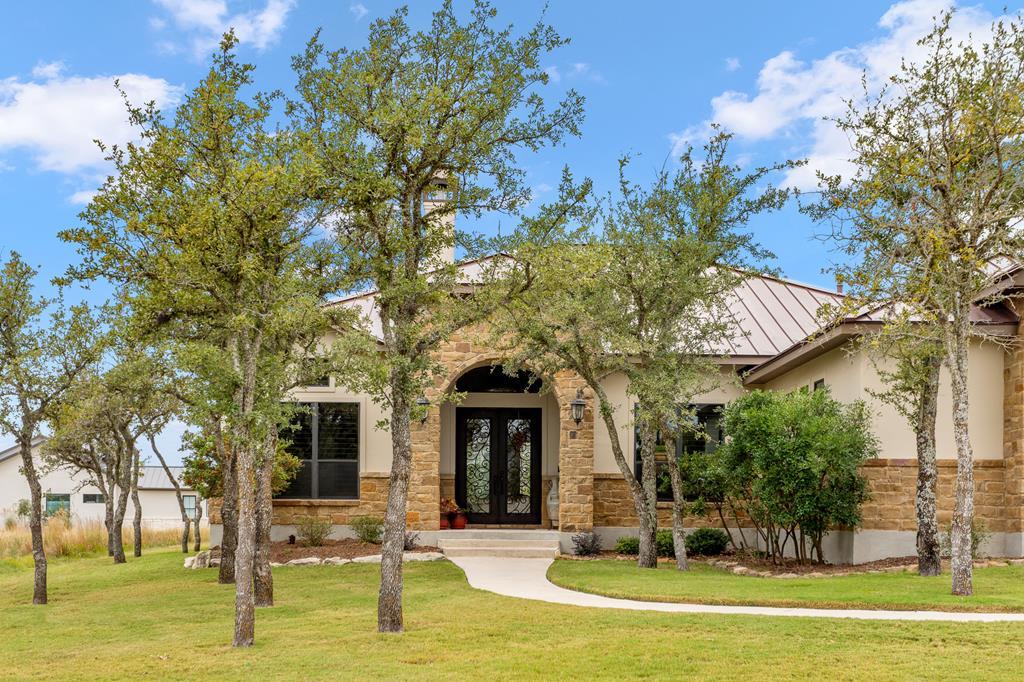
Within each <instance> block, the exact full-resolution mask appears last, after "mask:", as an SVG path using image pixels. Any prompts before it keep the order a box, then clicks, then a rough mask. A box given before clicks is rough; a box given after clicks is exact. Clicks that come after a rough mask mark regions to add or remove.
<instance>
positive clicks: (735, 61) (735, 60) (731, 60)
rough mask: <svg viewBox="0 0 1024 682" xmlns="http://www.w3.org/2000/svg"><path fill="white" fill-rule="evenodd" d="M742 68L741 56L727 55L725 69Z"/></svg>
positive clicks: (734, 69)
mask: <svg viewBox="0 0 1024 682" xmlns="http://www.w3.org/2000/svg"><path fill="white" fill-rule="evenodd" d="M739 68H740V60H739V57H726V58H725V70H726V71H736V70H737V69H739Z"/></svg>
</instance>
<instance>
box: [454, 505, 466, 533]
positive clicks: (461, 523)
mask: <svg viewBox="0 0 1024 682" xmlns="http://www.w3.org/2000/svg"><path fill="white" fill-rule="evenodd" d="M467 520H468V519H467V517H466V512H464V511H462V510H461V509H459V508H458V507H456V508H455V513H454V514H453V515H452V528H454V529H455V530H462V529H463V528H465V527H466V521H467Z"/></svg>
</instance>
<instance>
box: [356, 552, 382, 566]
mask: <svg viewBox="0 0 1024 682" xmlns="http://www.w3.org/2000/svg"><path fill="white" fill-rule="evenodd" d="M352 563H354V564H379V563H380V554H371V555H370V556H357V557H356V558H355V559H353V560H352Z"/></svg>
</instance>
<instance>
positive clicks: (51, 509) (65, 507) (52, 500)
mask: <svg viewBox="0 0 1024 682" xmlns="http://www.w3.org/2000/svg"><path fill="white" fill-rule="evenodd" d="M61 511H63V512H65V513H67V514H70V513H71V495H70V494H68V493H46V515H47V516H53V515H54V514H56V513H58V512H61Z"/></svg>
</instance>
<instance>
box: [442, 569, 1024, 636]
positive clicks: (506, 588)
mask: <svg viewBox="0 0 1024 682" xmlns="http://www.w3.org/2000/svg"><path fill="white" fill-rule="evenodd" d="M450 561H451V562H452V563H454V564H455V565H456V566H458V567H459V568H461V569H462V570H463V571H464V572H465V573H466V579H467V580H468V581H469V584H470V585H471V586H473V587H475V588H477V589H480V590H486V591H488V592H494V593H496V594H502V595H505V596H506V597H518V598H520V599H532V600H534V601H544V602H550V603H552V604H568V605H571V606H590V607H594V608H602V609H628V610H633V611H661V612H665V613H715V614H727V615H740V616H791V617H798V618H852V619H856V620H918V621H924V620H932V621H953V622H960V623H996V622H1024V613H956V612H950V611H884V610H868V609H804V608H792V609H791V608H782V607H777V606H715V605H710V604H676V603H670V602H649V601H637V600H634V599H614V598H612V597H602V596H600V595H596V594H587V593H585V592H576V591H574V590H567V589H564V588H562V587H558V586H557V585H555V584H553V583H552V582H551V581H549V580H548V578H547V571H548V568H549V567H550V566H551V564H552V562H553V559H511V558H504V557H453V558H451V559H450Z"/></svg>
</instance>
